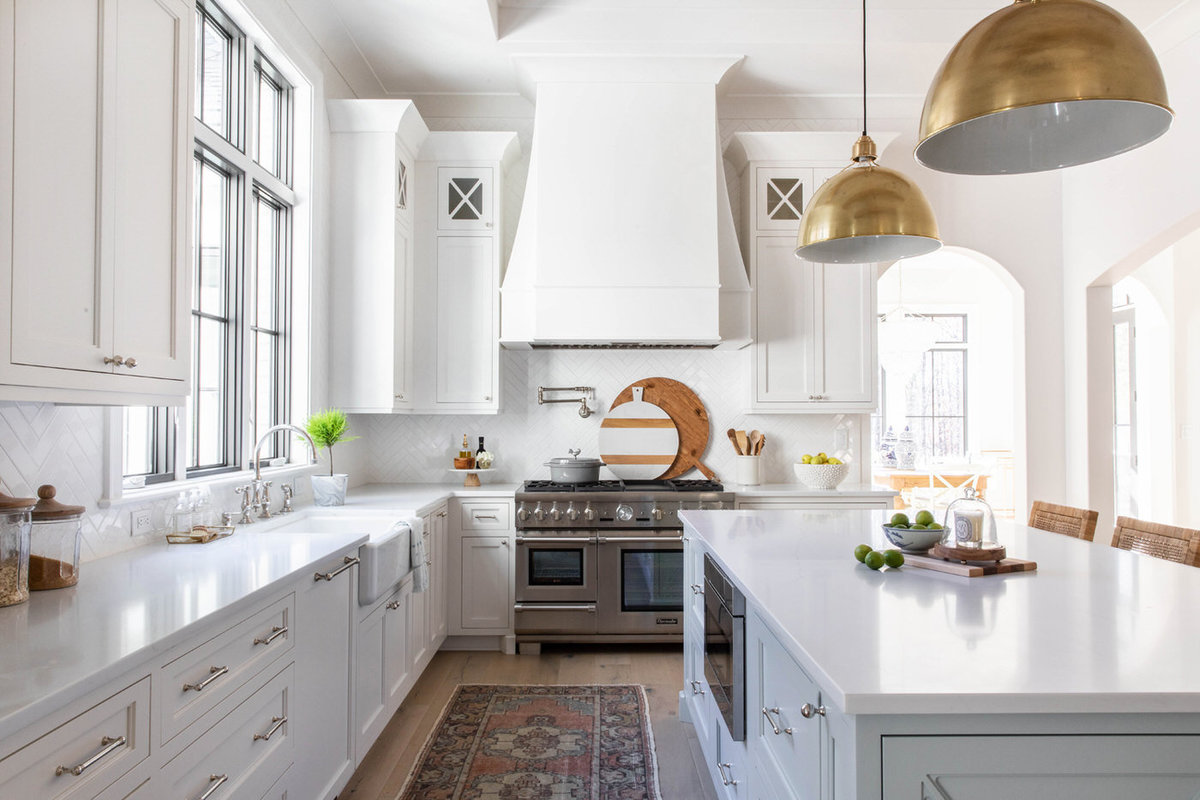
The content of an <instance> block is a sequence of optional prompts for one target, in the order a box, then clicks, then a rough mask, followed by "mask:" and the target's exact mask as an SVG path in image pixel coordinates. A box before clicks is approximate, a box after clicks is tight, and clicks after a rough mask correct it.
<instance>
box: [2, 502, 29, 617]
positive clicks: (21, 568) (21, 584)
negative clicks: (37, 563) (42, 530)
mask: <svg viewBox="0 0 1200 800" xmlns="http://www.w3.org/2000/svg"><path fill="white" fill-rule="evenodd" d="M35 503H37V501H36V500H34V499H33V498H32V497H9V496H8V495H6V494H4V493H3V492H0V606H12V605H16V604H17V603H24V602H25V601H26V600H28V599H29V529H30V527H31V525H32V519H31V517H30V512H31V511H32V510H33V506H34V504H35Z"/></svg>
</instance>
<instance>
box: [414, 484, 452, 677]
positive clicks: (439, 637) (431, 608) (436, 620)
mask: <svg viewBox="0 0 1200 800" xmlns="http://www.w3.org/2000/svg"><path fill="white" fill-rule="evenodd" d="M421 519H422V523H423V525H422V527H423V529H424V530H423V532H422V536H423V537H424V539H425V563H426V566H427V567H428V569H429V588H428V589H426V590H425V591H424V592H413V595H412V626H411V629H410V631H409V649H410V651H411V658H412V664H413V672H414V674H416V675H420V674H421V672H423V671H424V669H425V667H426V666H427V665H428V664H429V662H430V661H431V660H432V659H433V655H434V653H436V652H437V650H438V648H439V647H441V646H442V642H443V641H445V639H446V580H445V573H446V566H445V563H444V562H445V548H446V521H447V519H448V512H447V506H446V504H445V503H443V504H442V505H440V506H438V507H437V508H435V509H434V510H432V511H430V512H429V513H428V514H425V515H423V516H422V518H421ZM413 566H414V568H415V567H416V565H415V564H414V565H413Z"/></svg>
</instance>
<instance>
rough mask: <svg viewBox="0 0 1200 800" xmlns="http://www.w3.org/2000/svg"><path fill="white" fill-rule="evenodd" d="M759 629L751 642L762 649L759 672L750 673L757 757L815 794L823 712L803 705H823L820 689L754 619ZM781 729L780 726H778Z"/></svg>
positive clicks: (793, 785) (796, 790) (797, 790)
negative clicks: (807, 712) (809, 710)
mask: <svg viewBox="0 0 1200 800" xmlns="http://www.w3.org/2000/svg"><path fill="white" fill-rule="evenodd" d="M755 628H756V630H757V631H758V632H759V635H756V636H755V637H754V641H753V644H752V646H753V647H755V648H756V649H757V652H756V653H755V659H754V662H755V663H756V665H757V670H756V673H757V674H755V675H752V676H750V680H751V681H753V682H754V684H756V685H755V689H756V691H752V692H751V697H750V702H751V703H755V705H753V706H751V707H749V708H747V709H746V713H747V716H752V717H753V720H754V721H753V722H750V720H747V722H748V723H749V725H748V727H750V729H751V731H752V734H751V736H750V739H751V741H752V742H754V744H755V745H756V746H757V747H758V749H759V750H760V752H759V753H758V758H759V760H760V762H761V763H762V765H763V767H764V768H767V769H774V770H775V772H777V773H778V776H779V778H780V779H781V782H782V783H784V784H786V785H787V786H788V788H789V789H790V790H791V791H792V793H793V794H795V795H796V796H798V797H816V796H817V792H818V791H819V789H820V774H821V769H820V765H821V760H820V759H821V719H822V718H821V716H820V715H819V714H816V713H812V714H811V716H810V717H809V718H805V717H804V715H803V714H802V713H801V709H802V708H803V707H804V705H805V704H806V703H807V704H810V705H811V706H812V707H813V708H814V709H815V708H817V707H819V706H820V705H821V696H820V690H819V689H818V688H817V685H816V683H814V682H813V680H812V679H811V678H810V677H808V675H807V674H806V673H805V672H804V670H803V669H801V668H800V665H799V664H797V663H796V662H795V660H793V659H792V657H791V656H790V655H789V654H788V653H787V651H785V650H784V649H783V646H782V645H781V644H780V643H779V641H778V640H777V639H776V638H775V636H774V635H773V634H772V633H771V632H770V631H769V629H767V628H766V627H764V626H763V625H762V624H761V622H760V623H758V624H756V625H755ZM776 731H778V732H776Z"/></svg>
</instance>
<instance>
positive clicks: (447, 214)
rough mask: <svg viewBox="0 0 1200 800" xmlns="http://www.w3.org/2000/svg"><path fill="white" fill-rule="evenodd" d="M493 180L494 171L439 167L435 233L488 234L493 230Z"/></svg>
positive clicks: (492, 169)
mask: <svg viewBox="0 0 1200 800" xmlns="http://www.w3.org/2000/svg"><path fill="white" fill-rule="evenodd" d="M495 176H496V170H495V168H493V167H452V166H446V167H438V169H437V209H438V212H437V228H438V230H439V231H483V232H487V231H489V230H490V229H491V228H492V227H494V224H495V212H494V209H495V205H496V192H495V185H494V184H495V180H496V177H495Z"/></svg>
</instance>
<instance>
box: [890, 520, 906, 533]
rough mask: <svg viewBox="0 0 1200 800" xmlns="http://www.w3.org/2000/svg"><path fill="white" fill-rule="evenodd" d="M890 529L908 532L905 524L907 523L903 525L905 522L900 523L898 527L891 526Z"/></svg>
mask: <svg viewBox="0 0 1200 800" xmlns="http://www.w3.org/2000/svg"><path fill="white" fill-rule="evenodd" d="M888 527H889V528H896V529H899V530H902V531H906V530H908V525H906V524H905V523H903V522H901V523H900V524H898V525H889V526H888Z"/></svg>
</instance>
